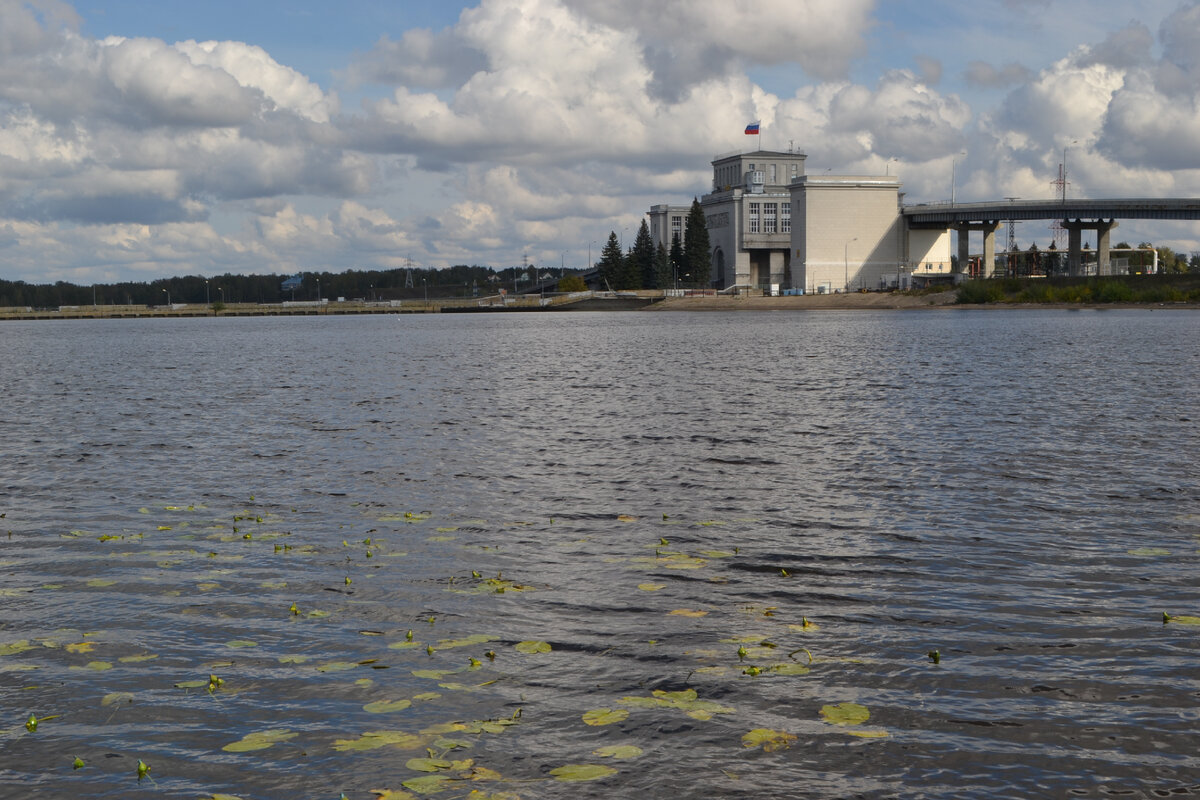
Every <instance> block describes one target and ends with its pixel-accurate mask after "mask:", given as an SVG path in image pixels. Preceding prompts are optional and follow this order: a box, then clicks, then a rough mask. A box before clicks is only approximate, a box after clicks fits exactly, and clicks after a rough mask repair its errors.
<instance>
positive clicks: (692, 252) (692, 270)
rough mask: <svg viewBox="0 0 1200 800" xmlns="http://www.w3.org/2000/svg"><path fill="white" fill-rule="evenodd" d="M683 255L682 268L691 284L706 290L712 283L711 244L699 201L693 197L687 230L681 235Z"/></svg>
mask: <svg viewBox="0 0 1200 800" xmlns="http://www.w3.org/2000/svg"><path fill="white" fill-rule="evenodd" d="M683 255H684V262H685V267H684V268H685V269H686V270H687V273H688V274H689V275H691V276H692V277H691V280H692V283H693V284H695V285H696V286H698V287H700V288H707V287H708V286H709V285H710V284H711V283H712V244H711V243H710V242H709V239H708V223H707V221H706V220H705V219H704V209H702V208H700V200H699V199H698V198H695V197H693V198H692V208H691V210H690V211H688V216H687V230H686V231H684V233H683Z"/></svg>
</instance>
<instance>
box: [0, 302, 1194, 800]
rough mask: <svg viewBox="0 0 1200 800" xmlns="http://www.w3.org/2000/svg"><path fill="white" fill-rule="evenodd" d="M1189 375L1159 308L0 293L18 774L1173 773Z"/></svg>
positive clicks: (1183, 723)
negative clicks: (439, 302)
mask: <svg viewBox="0 0 1200 800" xmlns="http://www.w3.org/2000/svg"><path fill="white" fill-rule="evenodd" d="M1197 375H1200V317H1197V316H1195V315H1194V314H1190V313H1187V312H1170V311H1151V310H1136V311H1106V312H1096V311H1083V312H1068V311H1059V310H1037V311H1005V312H978V311H976V312H962V311H946V310H938V311H929V312H824V313H780V314H767V313H763V314H720V313H712V314H654V313H629V314H595V315H586V314H562V315H554V314H530V315H524V314H521V315H518V314H513V315H497V316H452V315H446V316H431V317H419V318H418V317H399V318H392V317H373V318H369V319H345V318H328V319H324V318H302V319H179V320H103V321H72V322H63V323H49V322H37V323H5V324H4V325H3V326H0V388H2V389H3V396H4V398H5V400H4V411H3V414H0V437H2V440H3V442H4V451H3V459H2V461H0V513H3V514H4V515H5V516H4V518H3V519H0V534H7V535H6V536H4V537H3V538H0V547H2V549H0V603H3V606H2V607H3V609H4V613H3V615H2V618H0V653H3V654H4V655H0V714H2V718H0V719H2V721H0V727H2V728H3V730H0V797H28V796H37V797H48V798H58V797H71V796H77V797H88V798H92V797H95V798H102V797H113V798H116V797H121V798H127V797H141V796H145V797H181V798H197V797H210V796H212V795H213V794H214V793H218V794H219V793H224V794H233V795H237V796H239V797H242V798H245V799H246V800H251V798H277V797H278V798H285V797H286V798H290V797H312V798H331V800H332V798H337V797H338V796H339V793H342V792H345V794H346V795H347V797H349V798H351V800H358V799H359V798H364V799H365V798H373V797H376V796H377V795H376V794H375V793H372V791H371V790H374V789H379V790H383V789H392V790H393V791H397V792H398V791H401V790H402V789H403V786H402V784H404V782H406V781H411V780H412V779H413V778H418V777H421V776H426V780H427V781H428V780H432V781H440V783H439V784H437V785H429V784H421V783H417V784H410V786H412V787H415V788H416V789H417V790H418V792H424V791H432V790H435V789H436V790H440V791H438V792H437V793H436V794H433V795H431V796H434V797H437V798H462V797H468V796H471V797H474V798H481V797H492V796H499V797H511V796H517V797H523V798H527V799H528V798H577V797H606V798H607V797H630V798H633V797H666V796H680V797H781V798H793V797H794V798H844V797H869V798H876V797H879V798H883V797H906V798H907V797H928V798H951V797H954V798H957V797H964V796H970V797H1011V798H1028V797H1073V796H1077V797H1105V796H1109V795H1119V796H1125V797H1158V796H1167V795H1171V796H1176V795H1184V796H1186V795H1189V794H1190V795H1200V757H1198V756H1197V755H1196V753H1195V751H1196V748H1195V742H1196V733H1195V731H1196V728H1197V720H1198V718H1200V703H1198V702H1197V699H1198V697H1200V679H1198V677H1197V676H1198V675H1200V673H1198V672H1197V670H1196V666H1195V665H1196V663H1197V655H1198V654H1200V627H1197V626H1191V625H1185V624H1180V623H1179V622H1172V623H1169V624H1165V625H1164V624H1163V621H1162V615H1163V612H1168V613H1170V614H1172V615H1189V616H1195V615H1200V588H1198V586H1200V584H1198V582H1197V579H1196V573H1197V566H1198V563H1200V559H1198V557H1197V555H1198V548H1200V539H1198V537H1200V492H1198V491H1197V486H1196V470H1195V467H1194V463H1195V462H1194V458H1193V454H1194V453H1195V452H1197V445H1198V444H1200V442H1198V439H1200V436H1198V435H1197V425H1196V420H1197V415H1198V414H1200V409H1198V408H1197V401H1196V398H1197V396H1198V390H1200V385H1198V384H1200V379H1198V378H1197ZM368 539H369V540H370V544H367V543H366V541H367V540H368ZM368 554H369V555H368ZM475 574H477V575H478V576H479V577H473V576H474V575H475ZM347 579H349V583H347ZM489 579H491V580H490V581H489ZM639 587H640V588H639ZM497 588H505V591H503V592H497V591H496V589H497ZM293 604H295V612H296V613H293V611H292V605H293ZM314 612H315V613H314ZM672 612H686V613H672ZM700 612H704V613H703V614H702V615H701V614H700ZM430 619H432V622H430ZM806 620H807V622H808V625H807V627H806V626H805V621H806ZM409 630H412V631H413V639H412V642H413V643H415V644H410V643H408V642H407V641H406V634H407V632H408V631H409ZM472 636H475V637H477V638H476V639H469V638H468V637H472ZM485 638H486V639H487V641H481V640H482V639H485ZM462 640H466V641H465V642H464V641H462ZM521 642H545V643H547V644H549V645H550V647H551V648H552V649H551V650H550V652H547V653H532V654H526V653H522V652H520V651H518V650H517V649H516V647H515V645H517V644H518V643H521ZM764 642H765V643H766V644H764ZM251 643H252V644H251ZM427 644H429V645H433V647H434V650H433V652H432V653H429V652H427V650H426V649H425V645H427ZM739 647H744V648H745V649H746V651H745V655H744V656H743V657H742V658H739V656H738V649H739ZM931 651H937V652H938V653H939V656H940V661H939V662H938V663H934V661H933V659H932V658H931V657H930V656H929V655H928V654H929V653H930V652H931ZM489 652H490V653H492V654H494V659H493V658H489V657H488V656H487V653H489ZM123 659H124V660H123ZM472 659H474V660H475V662H477V666H475V665H474V664H473V662H472ZM781 665H782V666H784V667H785V668H784V669H779V667H780V666H781ZM752 667H754V668H757V669H758V670H759V671H760V674H758V675H751V674H746V671H750V672H753V671H754V670H753V669H751V668H752ZM804 668H807V670H808V671H807V673H806V674H790V673H801V672H803V671H804ZM422 670H434V671H440V672H433V673H429V672H423V673H421V674H419V675H414V674H413V673H414V671H417V672H421V671H422ZM210 675H216V676H217V677H219V678H220V679H221V680H222V681H223V684H221V685H220V686H218V687H216V688H215V690H214V691H213V692H211V693H210V692H209V691H208V690H207V684H208V680H209V676H210ZM188 682H195V683H198V684H199V685H198V686H193V687H192V688H187V686H186V684H187V683H188ZM178 684H185V686H184V687H183V688H180V687H179V686H178ZM689 689H690V690H694V691H695V693H696V700H694V701H690V700H689V699H690V697H691V696H690V695H678V694H676V695H670V694H665V695H655V694H653V693H654V692H655V691H658V692H667V693H669V692H683V691H686V690H689ZM117 693H123V694H117ZM656 698H657V699H656ZM399 700H407V701H409V704H408V705H407V707H402V706H405V703H398V704H396V705H394V706H392V707H391V708H392V709H394V710H391V711H383V712H381V713H372V711H370V710H367V709H366V708H364V706H368V707H370V708H371V709H377V708H378V707H376V706H371V705H370V704H372V703H376V702H379V701H399ZM840 703H855V704H858V705H861V706H863V707H865V708H866V709H867V711H868V713H869V715H870V716H869V719H867V720H866V721H865V722H861V723H859V724H856V725H834V724H831V723H830V722H829V721H828V720H827V717H826V716H823V715H822V709H823V707H825V706H833V705H835V704H840ZM599 709H611V710H615V711H617V712H618V714H617V715H616V716H617V717H621V716H622V714H627V716H625V717H624V719H618V721H616V722H614V723H612V724H608V725H598V726H593V725H588V724H586V723H585V722H584V720H583V715H584V714H585V713H586V712H589V711H594V710H599ZM689 711H691V712H693V713H692V715H689V713H688V712H689ZM706 712H707V713H706ZM30 714H33V715H34V716H35V717H37V718H40V719H42V721H41V722H39V724H38V726H37V730H36V731H34V732H29V731H27V730H26V729H25V727H24V723H25V721H26V720H27V719H28V717H29V715H30ZM488 720H490V721H491V722H490V723H489V724H487V725H483V724H482V722H483V721H488ZM455 723H457V724H455ZM755 729H769V730H773V731H777V732H780V734H787V735H788V736H790V737H794V738H790V739H786V740H785V741H784V742H783V743H785V744H787V745H788V746H786V747H785V746H781V747H778V748H775V749H771V750H766V749H764V748H763V747H761V746H756V747H748V746H746V742H744V741H743V736H744V735H746V734H747V733H749V732H750V731H752V730H755ZM265 731H275V732H276V733H274V734H268V736H267V739H265V740H264V739H259V740H257V746H261V745H265V744H270V746H269V747H263V748H262V749H252V750H248V751H244V752H239V751H238V749H237V748H236V747H235V749H234V751H232V752H231V751H227V750H225V749H223V748H225V747H226V746H227V745H230V744H232V743H235V742H239V741H244V739H243V737H245V736H247V735H249V734H254V733H256V732H257V733H259V734H262V733H263V732H265ZM372 731H373V732H380V731H393V732H398V733H395V734H393V735H392V737H391V738H390V739H388V738H387V737H386V736H385V737H381V736H375V737H370V736H368V737H367V738H365V739H364V738H362V737H363V734H364V733H368V732H372ZM864 733H865V734H867V735H866V736H864V735H861V734H864ZM855 734H859V735H855ZM272 737H274V738H273V739H272ZM272 741H274V743H271V742H272ZM385 741H389V742H391V743H390V744H383V742H385ZM250 742H251V746H255V745H254V743H255V740H253V739H252V740H250ZM371 745H382V746H379V747H373V748H372V749H366V748H368V747H369V746H371ZM612 746H618V747H620V746H633V747H635V748H638V749H639V750H640V754H638V753H637V752H636V751H617V752H618V755H621V756H627V757H625V758H616V757H613V756H608V755H602V754H601V753H604V752H607V751H604V750H603V748H606V747H612ZM428 750H431V751H432V756H434V757H437V758H440V759H442V760H443V762H444V763H445V765H446V766H447V767H448V768H442V769H438V771H436V772H422V771H419V770H417V769H413V768H410V766H411V767H419V766H425V767H426V768H431V769H436V768H437V766H436V765H431V764H428V763H426V764H421V763H420V762H409V759H412V758H424V757H429V756H430V753H429V752H427V751H428ZM598 750H599V751H601V753H597V752H596V751H598ZM630 755H633V756H635V757H628V756H630ZM76 757H79V758H81V759H82V760H83V761H84V762H85V764H86V765H85V766H84V767H83V768H81V769H78V770H73V769H72V768H71V765H72V761H73V759H74V758H76ZM139 759H140V760H142V761H143V762H144V763H146V764H149V765H150V768H151V769H150V772H149V773H148V775H147V776H146V777H145V778H144V779H143V780H141V781H140V782H139V781H138V779H137V762H138V761H139ZM468 760H471V763H470V764H468V763H466V762H467V761H468ZM580 764H583V765H602V766H605V767H608V768H611V769H613V770H616V771H615V772H614V773H613V774H611V775H608V776H607V777H602V778H600V779H598V780H595V781H588V782H562V781H558V780H554V774H553V773H552V772H551V771H552V770H555V769H557V768H560V767H563V766H566V765H580ZM431 776H432V777H431ZM439 776H440V777H439ZM472 791H475V792H478V793H477V794H474V795H471V794H470V793H471V792H472ZM505 792H507V793H509V794H508V795H505V794H503V793H505ZM398 796H403V795H398Z"/></svg>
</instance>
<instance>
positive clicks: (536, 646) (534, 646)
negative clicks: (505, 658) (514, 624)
mask: <svg viewBox="0 0 1200 800" xmlns="http://www.w3.org/2000/svg"><path fill="white" fill-rule="evenodd" d="M513 649H514V650H516V651H517V652H518V653H525V654H526V655H536V654H538V653H549V652H550V651H551V650H552V649H553V648H551V647H550V643H549V642H538V641H528V642H517V643H516V644H514V645H513Z"/></svg>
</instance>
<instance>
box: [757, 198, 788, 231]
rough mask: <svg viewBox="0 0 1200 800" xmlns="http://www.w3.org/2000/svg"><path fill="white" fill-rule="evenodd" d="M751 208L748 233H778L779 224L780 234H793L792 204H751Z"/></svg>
mask: <svg viewBox="0 0 1200 800" xmlns="http://www.w3.org/2000/svg"><path fill="white" fill-rule="evenodd" d="M749 206H750V207H749V209H748V213H747V215H746V217H747V219H746V232H747V233H776V227H777V225H776V223H777V222H778V232H779V233H791V232H792V204H791V203H750V204H749ZM777 215H778V216H777Z"/></svg>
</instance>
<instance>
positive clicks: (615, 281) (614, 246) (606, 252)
mask: <svg viewBox="0 0 1200 800" xmlns="http://www.w3.org/2000/svg"><path fill="white" fill-rule="evenodd" d="M596 268H597V269H598V270H599V271H600V282H601V283H603V284H604V288H606V289H610V290H611V289H617V288H620V284H621V278H622V272H623V271H624V269H625V256H624V254H622V253H621V242H620V241H619V240H618V239H617V232H616V231H610V232H609V234H608V242H607V243H605V245H604V249H603V250H601V251H600V260H599V261H597V262H596Z"/></svg>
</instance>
